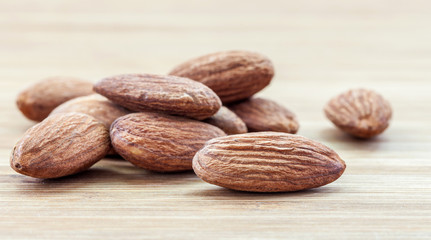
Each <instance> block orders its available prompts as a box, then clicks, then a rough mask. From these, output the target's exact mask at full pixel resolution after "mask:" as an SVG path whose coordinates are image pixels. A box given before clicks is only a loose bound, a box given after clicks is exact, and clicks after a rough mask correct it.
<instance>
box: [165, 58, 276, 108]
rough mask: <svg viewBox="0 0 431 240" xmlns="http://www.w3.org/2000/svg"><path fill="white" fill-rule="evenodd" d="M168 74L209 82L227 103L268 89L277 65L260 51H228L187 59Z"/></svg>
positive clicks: (208, 84)
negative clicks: (274, 65)
mask: <svg viewBox="0 0 431 240" xmlns="http://www.w3.org/2000/svg"><path fill="white" fill-rule="evenodd" d="M169 74H170V75H175V76H180V77H187V78H190V79H193V80H196V81H198V82H201V83H203V84H205V85H207V86H208V87H210V88H211V89H212V90H214V92H215V93H217V95H218V96H219V97H220V99H221V100H222V102H223V103H225V104H226V103H231V102H235V101H239V100H243V99H246V98H248V97H250V96H252V95H253V94H255V93H257V92H259V91H260V90H262V89H263V88H265V87H266V86H267V85H268V84H269V83H270V82H271V79H272V77H273V76H274V67H273V65H272V63H271V60H269V59H268V58H267V57H266V56H263V55H261V54H259V53H255V52H248V51H225V52H217V53H212V54H208V55H205V56H202V57H198V58H194V59H191V60H189V61H186V62H184V63H183V64H181V65H179V66H177V67H176V68H175V69H173V70H172V71H171V72H170V73H169Z"/></svg>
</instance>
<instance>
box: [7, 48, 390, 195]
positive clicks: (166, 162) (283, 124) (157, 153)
mask: <svg viewBox="0 0 431 240" xmlns="http://www.w3.org/2000/svg"><path fill="white" fill-rule="evenodd" d="M273 75H274V68H273V65H272V63H271V61H270V60H269V59H268V58H267V57H265V56H263V55H261V54H257V53H253V52H246V51H228V52H219V53H214V54H209V55H205V56H202V57H199V58H195V59H192V60H189V61H187V62H184V63H183V64H181V65H179V66H177V67H176V68H174V69H173V70H172V71H171V72H170V73H169V75H155V74H123V75H116V76H111V77H106V78H104V79H102V80H100V81H99V82H97V83H96V84H94V85H93V84H91V83H89V82H86V81H83V80H79V79H75V78H66V77H54V78H49V79H45V80H43V81H41V82H39V83H36V84H35V85H33V86H31V87H29V88H27V89H26V90H24V91H23V92H22V93H20V94H19V96H18V99H17V105H18V108H19V109H20V110H21V112H22V113H23V114H24V115H25V116H26V117H27V118H29V119H31V120H35V121H41V122H40V123H39V124H37V125H35V126H33V127H32V128H30V129H29V130H28V131H27V132H26V133H25V135H24V137H23V138H22V139H21V140H20V141H19V142H18V143H17V144H16V146H15V148H14V149H13V152H12V156H11V167H12V168H13V169H14V170H15V171H17V172H18V173H21V174H24V175H28V176H31V177H36V178H58V177H62V176H66V175H71V174H75V173H78V172H81V171H84V170H86V169H88V168H90V167H91V166H92V165H93V164H95V163H96V162H97V161H99V160H101V159H102V158H104V157H105V156H106V155H114V154H119V155H120V156H121V157H122V158H124V159H125V160H127V161H129V162H130V163H132V164H133V165H135V166H137V167H140V168H143V169H147V170H150V171H156V172H178V171H187V170H194V171H195V173H196V175H197V176H199V177H200V178H201V179H203V180H204V181H206V182H208V183H212V184H216V185H219V186H223V187H226V188H230V189H235V190H241V191H253V192H283V191H298V190H303V189H309V188H315V187H319V186H323V185H326V184H328V183H331V182H333V181H335V180H336V179H337V178H339V177H340V176H341V175H342V173H343V172H344V170H345V168H346V165H345V163H344V161H343V160H342V159H341V158H340V157H339V156H338V154H337V153H335V152H334V151H333V150H332V149H330V148H328V147H326V146H324V145H323V144H320V143H318V142H316V141H313V140H310V139H307V138H305V137H301V136H298V135H294V134H295V133H296V132H297V131H298V128H299V124H298V120H297V118H296V116H295V114H294V113H292V112H291V111H290V110H288V109H286V108H285V107H283V106H282V105H280V104H278V103H276V102H274V101H271V100H269V99H265V98H257V97H253V95H254V94H255V93H257V92H259V91H260V90H262V89H263V88H265V87H266V86H267V85H268V84H269V83H270V82H271V80H272V78H273ZM325 113H326V115H327V116H328V118H329V119H330V120H331V121H333V122H334V124H335V125H337V126H338V127H339V128H341V129H342V130H344V131H346V132H348V133H350V134H352V135H354V136H358V137H363V138H367V137H371V136H374V135H376V134H379V133H381V132H382V131H383V130H385V129H386V128H387V126H388V122H389V119H390V117H391V108H390V106H389V104H388V103H387V101H386V100H384V99H383V98H382V97H381V96H380V95H378V94H377V93H375V92H372V91H370V90H363V89H359V90H353V91H349V92H347V93H345V94H342V95H340V96H338V97H336V98H334V99H332V100H331V101H330V102H329V103H328V105H327V106H326V107H325ZM248 132H250V133H248Z"/></svg>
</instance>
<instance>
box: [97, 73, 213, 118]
mask: <svg viewBox="0 0 431 240" xmlns="http://www.w3.org/2000/svg"><path fill="white" fill-rule="evenodd" d="M94 90H95V91H96V92H97V93H99V94H101V95H103V96H105V97H107V98H108V99H110V100H111V101H113V102H115V103H117V104H119V105H121V106H123V107H125V108H128V109H130V110H132V111H155V112H162V113H167V114H173V115H180V116H185V117H190V118H194V119H198V120H202V119H205V118H208V117H211V116H212V115H214V114H215V113H216V112H217V111H218V110H219V108H220V106H221V102H220V99H219V98H218V97H217V95H216V94H215V93H214V92H213V91H212V90H211V89H209V88H208V87H207V86H205V85H203V84H201V83H198V82H196V81H193V80H190V79H187V78H181V77H175V76H164V75H151V74H124V75H118V76H113V77H108V78H104V79H102V80H101V81H99V82H98V83H97V84H95V85H94Z"/></svg>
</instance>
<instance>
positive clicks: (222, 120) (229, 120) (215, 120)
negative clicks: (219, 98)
mask: <svg viewBox="0 0 431 240" xmlns="http://www.w3.org/2000/svg"><path fill="white" fill-rule="evenodd" d="M205 122H207V123H209V124H211V125H214V126H216V127H218V128H220V129H221V130H223V131H224V132H225V133H226V134H229V135H231V134H240V133H246V132H247V126H246V125H245V123H244V122H243V121H242V120H241V118H239V117H238V116H237V115H236V114H235V113H233V112H232V111H231V110H229V109H228V108H227V107H225V106H222V107H221V108H220V110H218V112H217V113H216V114H215V115H213V116H212V117H210V118H208V119H206V120H205Z"/></svg>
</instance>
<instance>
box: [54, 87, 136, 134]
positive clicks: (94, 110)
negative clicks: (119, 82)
mask: <svg viewBox="0 0 431 240" xmlns="http://www.w3.org/2000/svg"><path fill="white" fill-rule="evenodd" d="M70 112H79V113H85V114H87V115H90V116H92V117H94V118H95V119H97V120H99V121H100V122H102V123H103V124H104V125H105V126H106V128H108V129H109V128H110V127H111V124H112V123H113V122H114V121H115V119H117V118H119V117H121V116H124V115H127V114H129V113H131V112H130V111H129V110H127V109H125V108H123V107H121V106H120V105H117V104H115V103H113V102H111V101H109V100H108V99H106V98H105V97H103V96H101V95H99V94H93V95H90V96H84V97H78V98H75V99H72V100H69V101H67V102H65V103H63V104H61V105H60V106H58V107H57V108H55V109H54V110H53V111H52V112H51V114H50V115H54V114H59V113H70Z"/></svg>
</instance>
